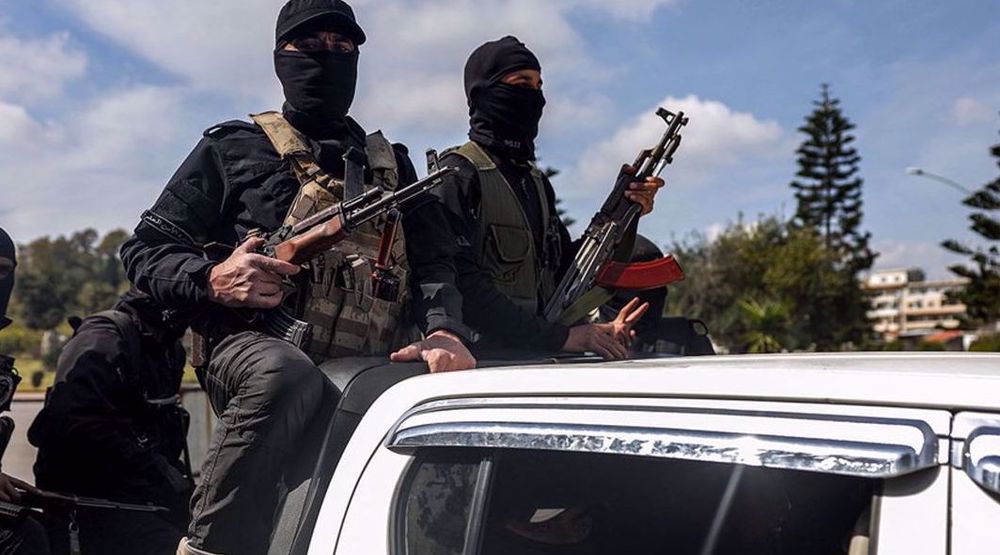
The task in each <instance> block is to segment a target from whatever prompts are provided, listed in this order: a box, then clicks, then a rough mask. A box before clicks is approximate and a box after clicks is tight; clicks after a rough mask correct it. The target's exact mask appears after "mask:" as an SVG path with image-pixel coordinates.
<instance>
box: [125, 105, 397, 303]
mask: <svg viewBox="0 0 1000 555" xmlns="http://www.w3.org/2000/svg"><path fill="white" fill-rule="evenodd" d="M364 137H365V136H364V131H363V130H362V129H361V128H360V127H359V126H358V125H357V124H355V123H353V122H351V132H350V134H349V135H348V136H347V137H346V138H345V139H344V140H342V141H323V142H313V144H312V146H313V149H314V152H315V153H316V155H317V158H318V159H319V161H320V164H321V165H322V166H323V167H324V169H325V170H326V171H328V172H329V173H330V175H332V176H333V177H335V178H342V177H343V162H342V156H343V153H344V151H345V150H346V148H347V147H348V146H355V147H357V148H359V149H363V148H364V144H365V139H364ZM394 147H395V154H396V162H397V165H398V174H399V183H400V186H405V185H408V184H410V183H413V182H414V181H416V172H415V171H414V169H413V164H412V163H411V162H410V159H409V156H408V154H407V151H406V148H405V147H403V146H402V145H394ZM338 162H339V166H338ZM298 190H299V182H298V180H297V179H296V178H295V175H294V174H293V173H292V169H291V167H290V165H289V162H288V161H286V160H282V159H281V157H280V156H279V155H278V153H277V152H276V151H275V150H274V148H273V147H272V146H271V142H270V141H269V140H268V138H267V136H266V135H265V134H264V132H263V130H262V129H260V128H259V127H258V126H256V125H254V124H251V123H247V122H242V121H231V122H227V123H224V124H221V125H218V126H216V127H213V128H211V129H209V130H207V131H206V132H205V136H204V137H203V138H202V140H201V141H200V142H199V143H198V145H197V146H195V148H194V150H193V151H192V152H191V154H190V155H188V157H187V159H186V160H185V161H184V162H183V163H182V164H181V166H180V168H178V170H177V172H176V173H175V174H174V176H173V177H172V178H171V179H170V181H169V182H168V183H167V186H166V188H165V189H164V190H163V193H162V194H161V195H160V198H159V199H158V200H157V201H156V203H154V204H153V206H152V207H151V208H150V209H149V210H148V211H147V212H146V213H145V214H143V217H142V220H141V221H140V223H139V225H138V227H136V229H135V234H134V235H133V237H132V238H131V239H129V241H127V242H126V243H125V245H124V246H123V247H122V250H121V255H122V261H123V262H124V263H125V269H126V271H127V273H128V277H129V279H130V280H131V281H132V283H134V284H135V285H136V286H137V287H138V288H139V289H140V290H142V291H144V292H146V293H148V294H149V295H150V296H152V297H153V298H154V299H155V300H156V301H157V302H159V303H160V304H161V305H163V306H165V307H168V308H175V309H197V308H199V307H203V306H205V304H206V303H207V302H208V288H207V286H208V284H207V281H208V272H209V271H210V270H211V268H212V266H213V265H214V262H212V261H210V260H208V259H207V258H206V257H205V254H204V249H203V248H202V247H203V246H204V245H207V244H210V243H222V244H226V245H236V244H238V243H239V242H240V241H241V240H242V239H243V238H244V237H245V236H246V235H247V233H248V232H249V231H250V230H254V229H260V230H263V231H272V230H274V229H277V228H278V227H280V226H281V223H282V221H283V220H284V218H285V215H286V213H287V212H288V209H289V207H290V206H291V203H292V201H293V200H294V198H295V195H296V193H297V192H298Z"/></svg>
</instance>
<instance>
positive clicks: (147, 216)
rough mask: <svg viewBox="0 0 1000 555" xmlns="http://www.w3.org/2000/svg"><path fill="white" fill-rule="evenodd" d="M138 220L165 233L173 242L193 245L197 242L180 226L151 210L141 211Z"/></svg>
mask: <svg viewBox="0 0 1000 555" xmlns="http://www.w3.org/2000/svg"><path fill="white" fill-rule="evenodd" d="M140 221H141V222H142V223H144V224H146V225H148V226H149V227H151V228H153V229H155V230H156V231H159V232H160V233H162V234H164V235H166V236H167V237H169V238H170V239H172V240H173V241H174V242H177V243H181V244H183V245H192V246H195V245H197V244H198V243H197V242H195V240H194V239H193V238H192V237H191V236H190V235H189V234H188V233H187V232H186V231H184V230H183V229H182V228H181V227H180V226H178V225H176V224H175V223H173V222H171V221H170V220H168V219H166V218H164V217H163V216H160V215H159V214H157V213H156V212H153V211H152V210H146V211H145V212H143V213H142V216H141V219H140Z"/></svg>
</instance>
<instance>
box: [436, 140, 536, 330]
mask: <svg viewBox="0 0 1000 555" xmlns="http://www.w3.org/2000/svg"><path fill="white" fill-rule="evenodd" d="M446 152H448V153H455V154H458V155H459V156H461V157H463V158H465V159H466V160H468V161H469V162H470V163H472V165H473V166H474V167H475V168H476V172H477V176H478V178H479V187H480V191H481V193H482V201H481V203H480V214H479V226H480V233H479V241H480V243H479V244H478V245H476V247H477V250H476V252H477V253H478V254H479V264H480V267H481V268H482V269H483V270H484V271H485V272H486V273H487V275H488V277H489V278H490V280H491V281H493V283H494V284H496V287H497V289H499V290H500V292H501V293H503V294H504V295H506V296H507V297H509V298H510V299H511V300H512V301H514V303H515V304H517V305H518V306H520V307H521V308H523V309H524V310H526V311H528V312H530V313H531V314H537V313H538V309H539V304H538V303H539V300H540V299H541V300H543V301H545V300H548V298H549V297H550V296H552V293H553V292H554V291H555V273H554V270H552V269H551V268H548V267H547V265H546V264H545V262H544V261H546V260H549V259H550V258H551V257H550V256H549V253H538V252H536V250H537V249H536V247H535V241H534V238H533V235H532V232H531V225H530V224H529V223H528V217H527V215H526V214H525V212H524V209H523V208H522V207H521V202H520V201H519V200H518V198H517V195H516V194H515V193H514V190H513V189H512V188H511V186H510V184H509V183H508V182H507V179H506V178H504V176H503V174H502V173H500V170H499V169H498V168H497V166H496V164H495V163H494V162H493V160H491V159H490V157H489V155H488V154H486V152H485V151H484V150H483V149H482V147H480V146H479V145H478V144H476V143H475V142H472V141H469V142H467V143H465V144H464V145H462V146H460V147H458V148H456V149H454V150H450V151H446ZM531 177H532V179H531V181H532V183H534V184H535V187H536V188H537V190H538V200H539V203H540V205H541V215H542V223H543V225H544V226H545V234H546V237H545V239H544V240H543V241H542V244H543V245H544V246H545V248H548V246H549V245H552V244H553V242H552V241H550V240H549V237H548V236H549V235H550V234H551V233H553V229H552V227H553V226H552V220H551V218H552V216H553V215H552V214H550V213H549V206H548V203H547V202H546V194H545V182H544V180H543V178H542V173H541V171H539V169H538V168H536V167H535V166H534V165H532V167H531Z"/></svg>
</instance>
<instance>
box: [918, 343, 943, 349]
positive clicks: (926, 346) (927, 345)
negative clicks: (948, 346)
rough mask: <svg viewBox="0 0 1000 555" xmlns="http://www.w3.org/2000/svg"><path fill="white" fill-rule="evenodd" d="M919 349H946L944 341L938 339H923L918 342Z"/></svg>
mask: <svg viewBox="0 0 1000 555" xmlns="http://www.w3.org/2000/svg"><path fill="white" fill-rule="evenodd" d="M917 350H918V351H944V350H945V348H944V343H940V342H938V341H921V342H920V343H917Z"/></svg>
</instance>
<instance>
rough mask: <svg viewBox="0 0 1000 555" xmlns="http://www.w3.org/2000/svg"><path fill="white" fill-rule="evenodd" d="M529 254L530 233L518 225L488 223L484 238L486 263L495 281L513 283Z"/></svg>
mask: <svg viewBox="0 0 1000 555" xmlns="http://www.w3.org/2000/svg"><path fill="white" fill-rule="evenodd" d="M530 254H531V233H530V232H528V231H525V230H524V229H522V228H519V227H512V226H506V225H501V224H490V226H489V237H488V238H487V240H486V253H485V256H486V264H485V265H484V266H485V267H486V268H487V269H488V270H492V271H493V272H494V273H495V275H494V276H493V280H494V281H496V282H497V283H507V284H511V283H515V282H517V280H518V274H519V273H520V272H522V271H523V268H524V261H525V259H527V258H528V256H529V255H530Z"/></svg>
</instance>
